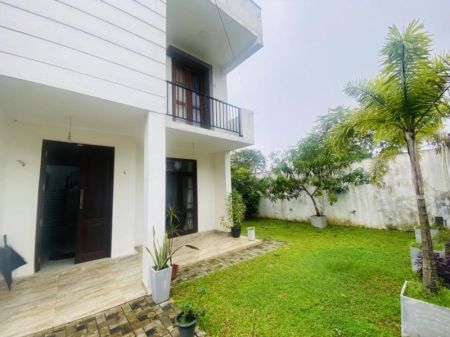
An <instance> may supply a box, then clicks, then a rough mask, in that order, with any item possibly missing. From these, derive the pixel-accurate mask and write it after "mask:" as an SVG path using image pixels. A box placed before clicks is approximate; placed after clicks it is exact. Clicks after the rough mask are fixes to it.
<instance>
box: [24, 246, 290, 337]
mask: <svg viewBox="0 0 450 337" xmlns="http://www.w3.org/2000/svg"><path fill="white" fill-rule="evenodd" d="M282 244H283V243H282V242H280V241H272V240H264V241H262V242H261V244H258V245H255V246H251V247H249V248H247V249H243V250H239V251H233V252H229V253H226V254H223V255H220V256H218V257H215V258H211V259H207V260H204V261H200V262H197V263H195V264H193V265H190V266H187V267H184V268H180V270H179V274H178V277H177V279H176V280H175V281H173V283H174V284H179V283H181V282H184V281H187V280H191V279H195V278H199V277H202V276H205V275H207V274H209V273H212V272H214V271H217V270H220V269H224V268H228V267H230V266H233V265H236V264H238V263H239V262H242V261H246V260H249V259H252V258H254V257H257V256H259V255H262V254H265V253H267V252H270V251H273V250H275V249H277V248H278V247H280V246H281V245H282ZM80 300H82V299H80ZM178 311H179V310H178V308H177V307H176V305H175V303H174V302H173V301H172V300H169V301H167V302H164V303H162V304H159V305H158V304H155V303H154V302H153V300H152V298H151V296H143V297H139V298H136V299H134V300H132V301H130V302H127V303H124V304H122V305H119V306H116V307H113V308H110V309H108V310H105V311H103V312H100V313H97V314H96V315H92V316H88V317H85V318H82V319H79V320H76V321H73V322H71V323H68V324H64V325H61V326H58V327H55V328H52V329H48V330H45V331H41V332H38V333H34V334H31V335H28V336H27V337H179V334H178V329H177V328H176V327H175V326H174V318H175V316H176V314H177V313H178ZM196 336H197V337H206V334H205V333H204V332H203V331H200V330H199V329H198V328H197V331H196Z"/></svg>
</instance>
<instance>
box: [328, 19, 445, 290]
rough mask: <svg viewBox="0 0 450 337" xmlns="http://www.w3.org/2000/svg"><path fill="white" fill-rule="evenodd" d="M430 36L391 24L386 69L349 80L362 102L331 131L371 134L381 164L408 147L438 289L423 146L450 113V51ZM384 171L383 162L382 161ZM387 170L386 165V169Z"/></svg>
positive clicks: (427, 283)
mask: <svg viewBox="0 0 450 337" xmlns="http://www.w3.org/2000/svg"><path fill="white" fill-rule="evenodd" d="M430 51H431V39H430V36H429V34H427V33H426V32H425V30H424V26H423V25H422V24H420V23H419V22H417V21H413V22H411V23H410V24H408V25H407V27H405V28H404V29H403V30H400V29H399V28H397V27H396V26H391V27H390V28H389V33H388V37H387V43H386V45H385V46H384V48H383V49H382V52H381V54H382V57H383V63H382V69H381V72H380V74H379V75H378V76H377V77H375V78H374V79H372V80H358V81H356V82H352V83H349V84H348V85H347V87H346V89H345V91H346V93H347V94H348V95H349V96H351V97H353V98H355V99H356V100H357V102H358V104H359V106H358V108H357V109H355V110H354V111H353V112H352V113H351V114H349V116H347V118H345V120H344V121H343V122H341V123H339V124H338V125H337V127H335V128H334V129H333V130H332V132H331V134H332V137H333V138H334V143H335V144H337V145H338V147H340V146H341V145H342V144H343V143H344V144H345V143H348V142H353V141H354V140H355V139H363V138H365V137H368V136H370V137H371V139H372V140H373V141H374V144H375V146H376V148H377V151H376V153H377V155H376V157H377V158H378V159H379V160H381V162H384V163H386V162H387V160H389V159H390V158H392V157H393V156H394V155H396V154H398V153H400V152H401V151H402V150H403V149H404V148H406V150H407V153H408V156H409V159H410V166H411V180H412V183H413V186H414V191H415V194H416V202H417V211H418V215H419V223H420V226H421V228H422V229H423V235H422V246H423V267H424V268H423V270H424V273H423V280H422V281H423V286H424V288H425V289H427V290H428V291H430V292H436V291H437V289H438V283H439V282H438V278H437V270H436V263H435V259H434V255H433V247H432V240H431V234H430V224H429V216H428V210H427V205H426V200H425V193H424V184H423V176H422V172H421V166H420V161H419V147H420V144H421V143H423V142H424V141H427V140H429V139H434V138H435V137H434V136H435V135H436V133H438V132H439V131H440V130H441V129H442V125H443V120H444V119H445V118H447V117H449V116H450V103H449V88H450V55H448V54H444V55H443V56H439V57H435V56H432V55H431V52H430ZM378 168H379V169H381V171H383V169H382V168H383V165H378ZM385 171H386V169H384V172H385Z"/></svg>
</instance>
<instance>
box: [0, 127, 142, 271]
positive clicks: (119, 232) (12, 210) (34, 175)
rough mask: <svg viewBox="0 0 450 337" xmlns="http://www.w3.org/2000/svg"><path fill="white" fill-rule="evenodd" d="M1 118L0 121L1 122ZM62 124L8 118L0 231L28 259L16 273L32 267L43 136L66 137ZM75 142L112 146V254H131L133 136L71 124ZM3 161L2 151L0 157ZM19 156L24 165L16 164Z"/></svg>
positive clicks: (133, 218) (53, 138)
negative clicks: (90, 129) (51, 124)
mask: <svg viewBox="0 0 450 337" xmlns="http://www.w3.org/2000/svg"><path fill="white" fill-rule="evenodd" d="M2 124H3V123H2ZM66 137H67V129H66V128H60V127H54V126H47V125H36V124H25V123H20V122H17V123H11V126H10V128H9V151H8V155H7V157H6V186H5V188H4V189H0V191H3V190H4V192H5V195H6V196H7V198H5V205H4V206H5V207H4V216H3V223H4V226H5V228H4V232H6V234H8V238H9V242H10V243H11V245H12V246H14V248H15V249H17V251H18V252H19V253H20V254H22V255H23V256H24V257H25V259H26V260H27V262H28V264H27V265H25V266H23V267H21V268H19V269H18V270H17V272H16V273H15V276H23V275H30V274H32V273H33V272H34V252H35V234H36V214H37V202H38V184H39V173H40V165H41V152H42V141H43V140H44V139H49V140H59V141H65V140H66ZM72 137H73V141H74V142H78V143H85V144H94V145H104V146H112V147H114V148H115V159H114V160H115V162H114V195H113V219H112V247H111V255H112V257H119V256H124V255H129V254H133V253H134V252H135V251H134V242H135V238H134V223H135V197H136V140H135V139H134V138H132V137H126V136H119V135H114V134H110V133H102V132H99V131H87V130H81V129H74V130H73V131H72ZM1 158H2V161H1V162H3V161H4V159H5V158H4V157H1ZM17 160H22V161H24V162H25V163H26V166H21V165H20V164H19V163H18V162H17ZM0 177H1V174H0Z"/></svg>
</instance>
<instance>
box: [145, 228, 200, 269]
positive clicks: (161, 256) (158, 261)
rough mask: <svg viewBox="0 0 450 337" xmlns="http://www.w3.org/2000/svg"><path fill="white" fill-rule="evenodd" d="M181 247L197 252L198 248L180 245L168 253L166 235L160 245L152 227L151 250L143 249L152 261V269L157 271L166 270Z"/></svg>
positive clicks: (165, 234)
mask: <svg viewBox="0 0 450 337" xmlns="http://www.w3.org/2000/svg"><path fill="white" fill-rule="evenodd" d="M182 247H187V248H190V249H195V250H198V248H197V247H195V246H193V245H182V246H179V247H177V248H175V249H173V251H170V249H169V239H168V237H167V233H164V238H163V241H162V244H161V245H160V244H159V242H158V240H157V239H156V233H155V227H153V247H152V248H153V249H152V250H150V249H149V248H148V247H145V249H146V250H147V252H148V253H149V254H150V256H151V258H152V259H153V262H154V269H155V270H156V271H158V270H163V269H166V268H168V267H169V262H170V261H171V259H172V257H173V256H174V255H175V253H176V252H177V251H178V250H180V249H181V248H182Z"/></svg>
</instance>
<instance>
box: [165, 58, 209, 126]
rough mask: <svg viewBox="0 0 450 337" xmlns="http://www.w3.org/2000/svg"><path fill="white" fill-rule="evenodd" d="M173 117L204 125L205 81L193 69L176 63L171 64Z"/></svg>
mask: <svg viewBox="0 0 450 337" xmlns="http://www.w3.org/2000/svg"><path fill="white" fill-rule="evenodd" d="M172 65H173V66H172V73H173V74H172V80H173V82H174V83H176V84H177V86H173V89H172V95H173V115H174V118H182V119H185V120H186V121H187V122H188V123H190V124H198V125H201V126H203V125H204V124H205V106H206V95H205V93H204V92H205V80H204V76H203V75H202V74H201V73H200V72H199V71H196V70H195V69H193V68H191V67H187V66H185V65H183V64H180V63H178V62H176V61H173V62H172Z"/></svg>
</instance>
